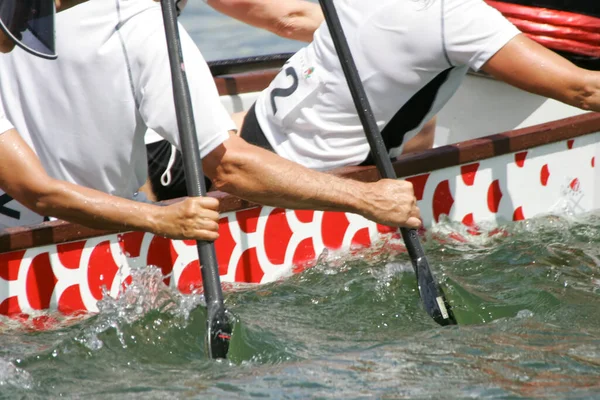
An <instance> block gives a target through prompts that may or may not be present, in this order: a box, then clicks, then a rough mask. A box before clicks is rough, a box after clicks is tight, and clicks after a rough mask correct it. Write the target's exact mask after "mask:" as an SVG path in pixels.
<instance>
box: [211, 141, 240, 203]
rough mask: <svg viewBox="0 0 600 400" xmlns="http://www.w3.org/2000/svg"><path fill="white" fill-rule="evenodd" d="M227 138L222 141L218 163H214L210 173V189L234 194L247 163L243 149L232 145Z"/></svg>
mask: <svg viewBox="0 0 600 400" xmlns="http://www.w3.org/2000/svg"><path fill="white" fill-rule="evenodd" d="M231 141H236V139H235V138H233V140H232V139H229V140H228V141H226V142H225V143H224V146H223V147H224V148H223V151H222V152H221V154H220V157H219V159H218V163H215V164H214V166H213V168H211V169H212V173H211V175H212V176H211V180H212V189H214V190H218V191H221V192H227V193H231V194H236V193H237V192H238V188H239V186H240V179H241V175H242V171H244V170H245V167H244V166H245V165H246V163H247V160H246V157H245V156H244V154H243V151H241V150H239V149H237V148H236V146H235V145H234V146H232V145H231V143H229V142H231Z"/></svg>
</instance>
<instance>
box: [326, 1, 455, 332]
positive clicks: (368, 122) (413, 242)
mask: <svg viewBox="0 0 600 400" xmlns="http://www.w3.org/2000/svg"><path fill="white" fill-rule="evenodd" d="M319 3H320V4H321V8H322V9H323V14H324V15H325V21H326V22H327V27H328V28H329V32H330V34H331V38H332V39H333V44H334V46H335V49H336V52H337V55H338V57H339V59H340V63H341V64H342V69H343V71H344V75H345V77H346V81H347V82H348V86H349V88H350V93H351V94H352V99H353V100H354V105H355V106H356V110H357V112H358V116H359V117H360V121H361V123H362V125H363V129H364V130H365V134H366V136H367V140H368V142H369V145H370V146H371V153H372V154H373V157H374V159H375V164H376V165H377V169H378V170H379V174H380V175H381V176H382V177H383V178H389V179H396V178H397V176H396V172H395V171H394V167H393V165H392V162H391V160H390V157H389V153H388V151H387V149H386V148H385V144H384V142H383V138H382V137H381V132H380V131H379V127H378V126H377V123H376V122H375V117H374V116H373V111H372V110H371V106H370V104H369V100H368V98H367V94H366V93H365V89H364V87H363V85H362V82H361V80H360V76H359V75H358V70H357V68H356V65H355V63H354V59H353V57H352V53H351V51H350V47H349V46H348V42H347V40H346V36H345V35H344V30H343V28H342V24H341V22H340V19H339V16H338V14H337V11H336V9H335V6H334V5H333V0H319ZM400 233H401V234H402V238H403V239H404V243H405V245H406V249H407V250H408V254H409V256H410V259H411V262H412V264H413V268H414V270H415V274H416V276H417V283H418V285H419V293H420V294H421V299H422V300H423V305H424V306H425V310H426V311H427V313H428V314H429V315H430V316H431V317H432V318H433V319H434V320H435V321H436V322H437V323H438V324H440V325H454V324H456V318H455V317H454V313H453V312H452V309H451V308H450V304H449V303H448V301H447V300H446V297H445V296H444V293H443V291H442V288H441V287H440V286H439V285H438V284H437V282H436V280H435V277H434V276H433V273H432V272H431V268H430V267H429V262H428V261H427V257H426V256H425V252H424V251H423V246H421V242H420V241H419V237H418V234H417V231H416V230H415V229H407V228H400Z"/></svg>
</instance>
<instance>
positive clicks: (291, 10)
mask: <svg viewBox="0 0 600 400" xmlns="http://www.w3.org/2000/svg"><path fill="white" fill-rule="evenodd" d="M208 4H209V5H210V6H211V7H212V8H214V9H215V10H217V11H219V12H222V13H223V14H226V15H229V16H230V17H233V18H235V19H238V20H240V21H242V22H245V23H247V24H249V25H252V26H255V27H257V28H262V29H266V30H268V31H270V32H273V33H275V34H276V35H279V36H281V37H284V38H287V39H294V40H300V41H303V42H310V41H311V40H312V38H313V34H314V32H315V30H316V29H317V28H318V27H319V25H321V22H323V20H324V18H323V13H322V12H321V7H319V5H318V4H316V3H311V2H308V1H306V0H208Z"/></svg>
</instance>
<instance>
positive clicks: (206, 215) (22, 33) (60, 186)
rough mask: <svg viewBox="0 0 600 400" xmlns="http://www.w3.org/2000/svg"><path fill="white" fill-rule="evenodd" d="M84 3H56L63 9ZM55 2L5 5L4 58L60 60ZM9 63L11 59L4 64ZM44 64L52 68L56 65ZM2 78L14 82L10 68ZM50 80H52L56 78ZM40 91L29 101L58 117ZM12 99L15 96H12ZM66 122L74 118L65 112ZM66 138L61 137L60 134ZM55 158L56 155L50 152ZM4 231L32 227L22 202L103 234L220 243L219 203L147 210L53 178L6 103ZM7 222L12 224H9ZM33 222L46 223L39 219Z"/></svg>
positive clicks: (0, 163) (0, 133)
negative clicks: (13, 54)
mask: <svg viewBox="0 0 600 400" xmlns="http://www.w3.org/2000/svg"><path fill="white" fill-rule="evenodd" d="M79 2H80V1H65V0H63V1H62V4H61V1H58V0H57V1H56V7H58V9H60V8H61V6H62V8H63V9H65V8H68V7H70V6H73V5H75V4H77V3H79ZM54 14H55V3H54V0H0V52H2V53H8V52H10V51H12V50H13V49H14V48H15V46H17V45H18V46H19V47H20V49H21V50H23V51H24V52H27V54H28V55H29V56H30V57H32V58H39V60H41V61H42V59H50V60H52V59H55V58H56V56H57V55H56V52H55V45H54ZM4 57H6V56H5V55H2V56H0V58H4ZM42 62H44V64H45V65H51V62H50V63H48V62H47V60H46V61H42ZM0 71H1V73H0V75H1V76H2V77H3V79H4V80H8V81H10V80H11V79H13V76H11V75H10V72H7V71H6V70H5V69H4V68H0ZM45 79H47V80H51V79H52V77H51V75H48V76H47V77H46V78H45ZM38 95H39V93H38V92H37V90H36V87H35V86H32V87H31V91H29V92H28V93H27V96H28V97H30V98H32V99H35V101H36V102H37V104H38V106H39V107H41V108H44V110H45V112H47V113H53V112H55V111H56V110H55V109H54V108H53V104H52V102H48V101H45V100H44V99H43V98H40V97H38ZM9 96H10V94H9ZM63 117H68V112H65V114H64V115H63ZM56 133H57V135H58V136H60V132H56ZM48 150H49V151H50V152H51V151H52V149H48ZM0 188H2V190H3V191H5V192H6V193H2V194H1V195H0V216H1V217H0V226H11V225H16V224H14V223H10V222H14V221H18V222H21V223H26V222H28V221H31V220H30V219H29V218H28V214H29V216H30V215H31V214H32V213H31V211H29V210H27V209H24V208H22V207H21V208H17V209H15V208H13V207H12V205H13V204H14V203H15V202H13V201H11V198H14V199H16V200H18V201H19V202H20V203H21V204H23V205H25V206H26V207H27V208H28V209H30V210H32V211H34V212H35V213H37V214H39V215H45V216H53V217H57V218H61V219H64V220H68V221H72V222H76V223H80V224H83V225H87V226H90V227H94V228H100V229H122V230H125V229H127V230H142V231H148V232H152V233H155V234H158V235H163V236H167V237H171V238H181V239H184V238H194V239H200V240H214V239H216V238H217V237H218V232H217V231H218V224H217V221H218V218H219V214H218V212H217V209H218V205H219V204H218V201H217V200H215V199H212V198H189V199H186V200H184V201H182V202H180V203H177V204H173V205H170V206H167V207H160V206H156V205H151V204H144V203H140V202H136V201H132V200H127V199H124V198H120V197H116V196H111V195H108V194H106V193H102V192H100V191H97V190H93V189H90V188H87V187H84V186H79V185H76V184H73V183H69V182H65V181H62V180H58V179H56V178H53V177H51V176H49V175H48V174H47V173H46V171H45V170H44V167H43V165H42V164H41V163H40V159H39V158H38V157H36V155H35V153H34V152H33V151H32V150H31V147H30V146H29V145H28V144H27V142H26V141H25V140H23V138H22V137H21V136H20V135H19V133H18V132H17V130H15V128H14V127H13V124H12V123H11V120H9V119H8V118H7V117H6V115H5V112H4V108H3V101H2V100H0ZM7 222H9V223H8V224H7ZM32 222H41V220H40V219H37V220H35V221H32Z"/></svg>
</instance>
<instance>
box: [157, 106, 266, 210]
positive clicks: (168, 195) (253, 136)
mask: <svg viewBox="0 0 600 400" xmlns="http://www.w3.org/2000/svg"><path fill="white" fill-rule="evenodd" d="M241 137H242V138H243V139H244V140H245V141H247V142H248V143H251V144H253V145H256V146H259V147H262V148H265V149H267V150H270V151H274V150H273V147H272V146H271V144H270V143H269V141H268V140H267V138H266V137H265V135H264V133H263V131H262V129H261V128H260V125H259V124H258V121H257V120H256V113H255V112H254V105H252V107H250V110H248V113H247V114H246V117H245V118H244V128H243V130H242V133H241ZM146 151H147V153H148V176H149V177H150V183H151V184H152V191H153V192H154V194H155V196H156V198H157V200H158V201H162V200H169V199H175V198H178V197H184V196H187V187H186V182H185V172H184V169H183V160H182V157H181V152H180V151H179V150H177V149H176V148H174V147H172V146H171V143H169V142H168V141H167V140H161V141H158V142H155V143H150V144H147V145H146ZM173 151H174V152H175V154H173ZM171 157H174V160H171ZM169 161H171V164H172V165H171V167H170V168H169ZM205 183H206V190H210V187H211V185H212V183H211V181H210V179H208V178H205Z"/></svg>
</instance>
